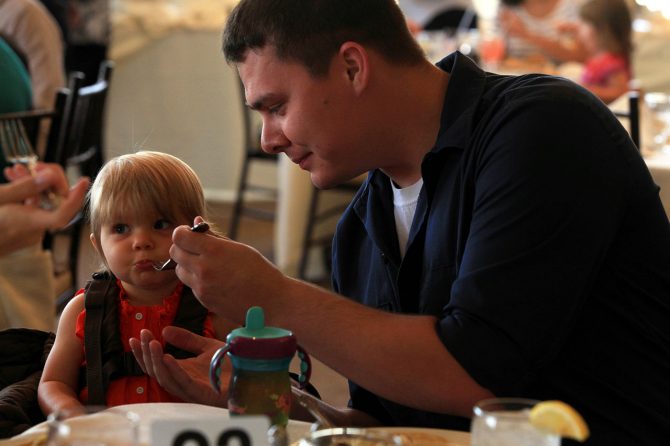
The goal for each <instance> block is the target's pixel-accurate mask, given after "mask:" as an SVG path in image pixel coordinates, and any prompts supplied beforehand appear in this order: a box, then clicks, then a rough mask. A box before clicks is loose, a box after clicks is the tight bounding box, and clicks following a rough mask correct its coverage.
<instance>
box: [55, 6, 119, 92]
mask: <svg viewBox="0 0 670 446" xmlns="http://www.w3.org/2000/svg"><path fill="white" fill-rule="evenodd" d="M68 32H69V38H68V42H67V48H66V52H65V67H66V69H67V72H68V73H70V72H72V71H81V72H82V73H84V75H85V76H86V77H85V79H84V84H85V85H90V84H93V83H95V81H96V80H97V78H98V70H99V69H100V64H101V63H102V61H103V60H105V59H106V58H107V53H108V50H109V42H110V38H111V19H110V8H109V0H69V2H68Z"/></svg>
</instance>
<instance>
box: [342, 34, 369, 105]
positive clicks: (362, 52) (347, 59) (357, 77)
mask: <svg viewBox="0 0 670 446" xmlns="http://www.w3.org/2000/svg"><path fill="white" fill-rule="evenodd" d="M339 56H340V58H341V60H342V61H343V63H344V67H345V69H346V74H347V77H348V79H349V81H350V82H351V85H352V86H353V87H354V89H355V91H356V92H357V93H360V92H361V91H363V90H364V89H365V88H366V87H367V85H368V80H369V77H370V59H369V55H368V52H367V50H366V49H365V48H364V47H363V46H362V45H360V44H358V43H356V42H344V43H343V44H342V46H340V51H339Z"/></svg>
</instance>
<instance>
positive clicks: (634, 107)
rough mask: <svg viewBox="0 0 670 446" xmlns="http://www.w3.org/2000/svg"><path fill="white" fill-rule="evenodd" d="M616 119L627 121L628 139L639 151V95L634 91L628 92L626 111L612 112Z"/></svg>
mask: <svg viewBox="0 0 670 446" xmlns="http://www.w3.org/2000/svg"><path fill="white" fill-rule="evenodd" d="M613 113H614V115H615V116H617V117H618V118H625V119H628V124H629V132H630V139H632V140H633V142H634V143H635V145H636V146H637V149H638V150H640V93H639V92H638V91H635V90H631V91H629V92H628V110H627V111H621V110H615V111H613Z"/></svg>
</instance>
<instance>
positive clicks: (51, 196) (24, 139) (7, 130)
mask: <svg viewBox="0 0 670 446" xmlns="http://www.w3.org/2000/svg"><path fill="white" fill-rule="evenodd" d="M0 146H2V152H3V155H4V157H5V160H6V161H7V162H8V163H10V164H22V165H23V166H25V167H26V169H27V170H28V172H30V174H31V175H33V176H35V171H36V166H37V153H36V152H35V150H34V149H33V146H32V144H31V143H30V139H29V138H28V135H27V133H26V129H25V127H24V125H23V121H21V119H20V118H12V117H9V118H7V119H3V120H0ZM58 203H59V198H58V197H57V196H56V194H55V193H54V192H52V191H46V192H43V193H42V194H41V195H40V203H39V204H40V207H41V208H43V209H54V208H56V207H57V206H58Z"/></svg>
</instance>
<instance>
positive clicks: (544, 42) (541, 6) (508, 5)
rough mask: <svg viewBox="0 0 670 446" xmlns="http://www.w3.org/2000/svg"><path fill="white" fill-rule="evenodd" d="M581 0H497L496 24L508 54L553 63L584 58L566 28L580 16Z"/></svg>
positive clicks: (512, 56) (579, 60)
mask: <svg viewBox="0 0 670 446" xmlns="http://www.w3.org/2000/svg"><path fill="white" fill-rule="evenodd" d="M582 1H583V0H500V8H499V10H498V15H497V25H498V27H499V28H500V30H501V31H502V33H503V34H504V36H505V48H506V53H507V57H510V58H515V59H526V60H532V61H535V62H538V61H541V60H548V61H550V62H552V63H554V64H558V63H561V62H567V61H578V62H581V61H583V60H584V57H585V52H584V50H583V48H582V47H581V44H580V43H579V42H578V41H577V40H576V39H574V38H572V37H573V36H572V34H571V33H569V32H566V27H568V28H569V29H571V27H572V26H574V23H576V22H577V20H578V19H579V6H580V5H581V3H582Z"/></svg>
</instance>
